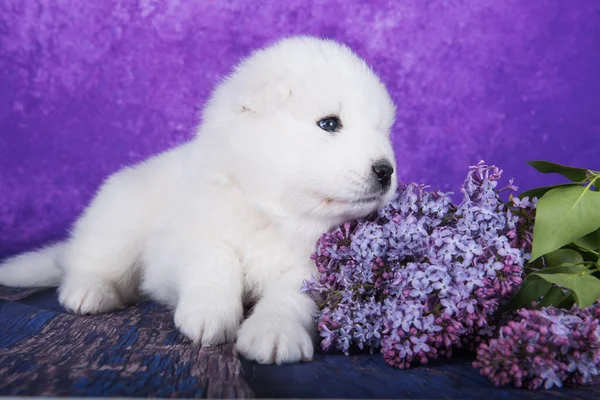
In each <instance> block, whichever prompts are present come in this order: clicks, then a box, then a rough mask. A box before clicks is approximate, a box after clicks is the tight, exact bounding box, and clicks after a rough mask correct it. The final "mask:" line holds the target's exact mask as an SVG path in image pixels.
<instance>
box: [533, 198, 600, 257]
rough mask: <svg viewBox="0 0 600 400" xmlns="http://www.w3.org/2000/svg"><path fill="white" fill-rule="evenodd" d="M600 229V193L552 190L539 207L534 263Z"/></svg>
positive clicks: (534, 241) (540, 202)
mask: <svg viewBox="0 0 600 400" xmlns="http://www.w3.org/2000/svg"><path fill="white" fill-rule="evenodd" d="M598 227H600V192H593V191H591V190H588V189H586V188H584V187H581V186H580V187H577V186H571V187H560V188H555V189H552V190H550V191H549V192H548V193H546V194H545V195H544V196H543V197H542V198H541V199H540V200H539V201H538V203H537V208H536V215H535V223H534V226H533V248H532V250H531V259H532V260H535V259H536V258H538V257H540V256H542V255H544V254H548V253H550V252H551V251H554V250H556V249H558V248H560V247H562V246H564V245H566V244H568V243H570V242H572V241H574V240H576V239H579V238H580V237H582V236H584V235H587V234H588V233H590V232H593V231H595V230H596V229H598Z"/></svg>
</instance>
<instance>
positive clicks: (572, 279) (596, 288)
mask: <svg viewBox="0 0 600 400" xmlns="http://www.w3.org/2000/svg"><path fill="white" fill-rule="evenodd" d="M556 268H561V267H556ZM567 268H571V267H567ZM582 268H584V269H585V267H582ZM543 271H545V270H542V271H538V272H535V273H534V274H535V275H537V276H539V277H541V278H543V279H545V280H546V281H548V282H550V283H554V284H555V285H558V286H561V287H563V288H565V289H570V290H572V291H573V294H574V295H575V300H576V301H577V305H578V306H579V307H588V306H590V305H592V304H594V303H595V302H596V300H598V298H599V297H600V279H598V278H595V277H593V276H592V275H580V274H572V273H544V272H543ZM532 275H533V274H532Z"/></svg>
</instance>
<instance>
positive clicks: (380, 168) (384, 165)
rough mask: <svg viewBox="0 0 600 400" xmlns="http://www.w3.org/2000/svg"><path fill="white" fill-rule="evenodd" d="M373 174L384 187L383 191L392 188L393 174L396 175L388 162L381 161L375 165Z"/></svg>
mask: <svg viewBox="0 0 600 400" xmlns="http://www.w3.org/2000/svg"><path fill="white" fill-rule="evenodd" d="M372 168H373V172H375V176H376V177H377V181H378V182H379V184H380V185H381V186H382V187H383V189H384V190H385V189H387V188H388V187H390V183H391V182H392V174H393V173H394V168H393V167H392V164H390V162H389V161H387V160H379V161H377V162H375V164H373V167H372Z"/></svg>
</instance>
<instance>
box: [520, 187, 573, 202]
mask: <svg viewBox="0 0 600 400" xmlns="http://www.w3.org/2000/svg"><path fill="white" fill-rule="evenodd" d="M565 186H581V185H580V184H579V183H562V184H560V185H552V186H542V187H539V188H534V189H529V190H526V191H524V192H523V193H521V194H519V196H518V197H519V198H520V199H522V198H524V197H529V199H532V198H534V197H537V198H538V200H539V199H540V198H541V197H542V196H543V195H545V194H546V192H549V191H550V190H552V189H556V188H558V187H565Z"/></svg>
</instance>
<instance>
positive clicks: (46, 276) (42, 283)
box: [0, 242, 65, 287]
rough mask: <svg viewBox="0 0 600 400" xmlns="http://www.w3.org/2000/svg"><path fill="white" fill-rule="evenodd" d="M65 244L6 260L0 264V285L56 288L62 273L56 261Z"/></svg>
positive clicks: (60, 243) (61, 243)
mask: <svg viewBox="0 0 600 400" xmlns="http://www.w3.org/2000/svg"><path fill="white" fill-rule="evenodd" d="M64 247H65V244H64V243H63V242H59V243H57V244H54V245H51V246H47V247H44V248H42V249H40V250H35V251H31V252H28V253H23V254H19V255H16V256H14V257H11V258H8V259H6V260H4V261H3V262H1V263H0V285H5V286H13V287H52V286H58V285H59V284H60V280H61V277H62V271H61V269H60V268H59V266H58V259H59V257H60V254H61V253H62V250H63V248H64Z"/></svg>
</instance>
